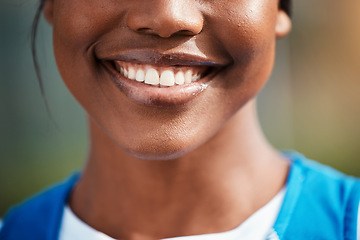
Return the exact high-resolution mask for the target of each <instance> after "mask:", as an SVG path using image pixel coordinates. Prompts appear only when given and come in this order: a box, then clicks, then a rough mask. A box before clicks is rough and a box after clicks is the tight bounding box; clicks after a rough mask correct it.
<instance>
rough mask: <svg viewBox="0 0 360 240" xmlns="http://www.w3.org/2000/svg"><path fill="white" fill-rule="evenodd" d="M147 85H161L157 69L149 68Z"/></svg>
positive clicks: (146, 77)
mask: <svg viewBox="0 0 360 240" xmlns="http://www.w3.org/2000/svg"><path fill="white" fill-rule="evenodd" d="M145 83H147V84H151V85H158V84H159V83H160V78H159V73H158V72H157V71H156V70H155V69H153V68H149V70H147V72H146V75H145Z"/></svg>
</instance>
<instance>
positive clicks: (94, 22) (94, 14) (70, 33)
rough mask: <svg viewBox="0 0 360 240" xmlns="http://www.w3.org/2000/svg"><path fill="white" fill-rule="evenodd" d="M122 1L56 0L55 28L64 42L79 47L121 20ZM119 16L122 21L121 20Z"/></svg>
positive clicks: (92, 40)
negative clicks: (120, 7)
mask: <svg viewBox="0 0 360 240" xmlns="http://www.w3.org/2000/svg"><path fill="white" fill-rule="evenodd" d="M117 2H120V1H99V0H58V1H54V22H53V28H54V32H55V33H56V34H57V37H58V38H59V39H61V40H62V41H63V44H64V45H67V47H71V48H73V49H76V50H79V48H80V49H81V48H84V46H89V45H91V44H92V43H94V42H95V41H96V40H97V39H98V37H99V36H101V35H102V34H103V33H105V32H107V31H109V29H112V28H114V25H117V24H119V23H120V20H119V19H121V16H122V12H121V11H120V10H119V6H117V5H119V3H117ZM118 20H119V21H118Z"/></svg>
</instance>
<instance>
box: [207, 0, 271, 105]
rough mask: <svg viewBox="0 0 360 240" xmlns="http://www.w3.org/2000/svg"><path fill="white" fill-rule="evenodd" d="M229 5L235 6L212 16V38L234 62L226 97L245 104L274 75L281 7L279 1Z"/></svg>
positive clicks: (226, 83) (248, 1)
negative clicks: (277, 29) (277, 18)
mask: <svg viewBox="0 0 360 240" xmlns="http://www.w3.org/2000/svg"><path fill="white" fill-rule="evenodd" d="M229 2H233V4H229V5H227V6H222V7H219V8H218V9H221V10H220V11H216V12H212V13H211V15H212V16H215V17H213V18H211V16H209V19H211V20H210V22H209V24H211V25H212V27H211V29H212V31H213V32H212V33H211V35H213V36H215V37H216V38H217V41H218V42H220V43H221V44H220V45H221V46H223V48H224V50H225V51H226V52H228V53H229V54H230V55H231V58H232V59H233V61H234V64H233V66H232V68H231V71H230V70H229V71H228V72H227V75H226V76H224V78H225V79H226V81H224V82H223V83H222V84H225V85H226V86H225V87H224V89H226V91H225V92H224V96H225V97H226V96H237V97H238V98H242V99H241V100H238V101H237V102H239V103H244V102H246V101H247V100H248V99H250V98H252V97H254V96H255V95H256V94H257V93H258V92H259V91H260V89H261V88H262V87H263V85H264V84H265V83H266V81H267V79H268V78H269V76H270V73H271V71H272V67H273V63H274V56H275V41H276V35H275V24H276V16H277V11H278V5H277V4H278V3H277V1H275V0H269V1H264V0H243V1H229ZM224 16H226V17H224ZM229 92H231V93H233V94H229Z"/></svg>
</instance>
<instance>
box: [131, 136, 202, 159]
mask: <svg viewBox="0 0 360 240" xmlns="http://www.w3.org/2000/svg"><path fill="white" fill-rule="evenodd" d="M164 142H165V141H157V142H154V141H150V142H145V143H144V144H139V145H137V147H134V145H133V146H129V148H126V149H124V150H125V151H126V152H127V153H128V154H130V155H131V156H133V157H135V158H138V159H144V160H174V159H178V158H181V157H183V156H184V155H186V154H188V153H190V152H192V151H193V150H194V149H196V146H197V145H196V144H194V142H193V141H189V140H187V141H168V140H167V141H166V143H164ZM190 142H191V143H192V144H190Z"/></svg>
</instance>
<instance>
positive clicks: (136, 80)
mask: <svg viewBox="0 0 360 240" xmlns="http://www.w3.org/2000/svg"><path fill="white" fill-rule="evenodd" d="M100 59H101V60H102V61H101V62H102V64H103V66H105V69H106V70H107V71H108V72H109V73H110V75H111V77H112V80H113V82H114V83H115V84H116V86H117V87H118V88H119V90H120V91H121V92H122V93H124V94H125V96H126V97H127V98H129V99H130V100H132V101H134V102H137V103H140V104H142V105H148V106H158V107H166V106H171V107H175V106H177V105H178V106H181V105H184V104H186V103H188V102H190V101H192V100H193V99H195V98H197V96H199V95H200V94H201V93H203V92H204V91H205V90H206V89H207V88H208V86H209V84H210V83H211V81H212V80H213V79H214V77H215V76H216V75H217V74H218V73H219V72H221V71H222V70H224V68H225V67H226V66H227V65H228V64H226V63H219V62H216V61H211V60H209V59H206V58H202V57H198V56H195V55H187V54H161V53H157V52H154V51H135V52H128V53H122V54H119V55H112V56H111V55H110V56H109V55H108V56H107V57H100Z"/></svg>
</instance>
